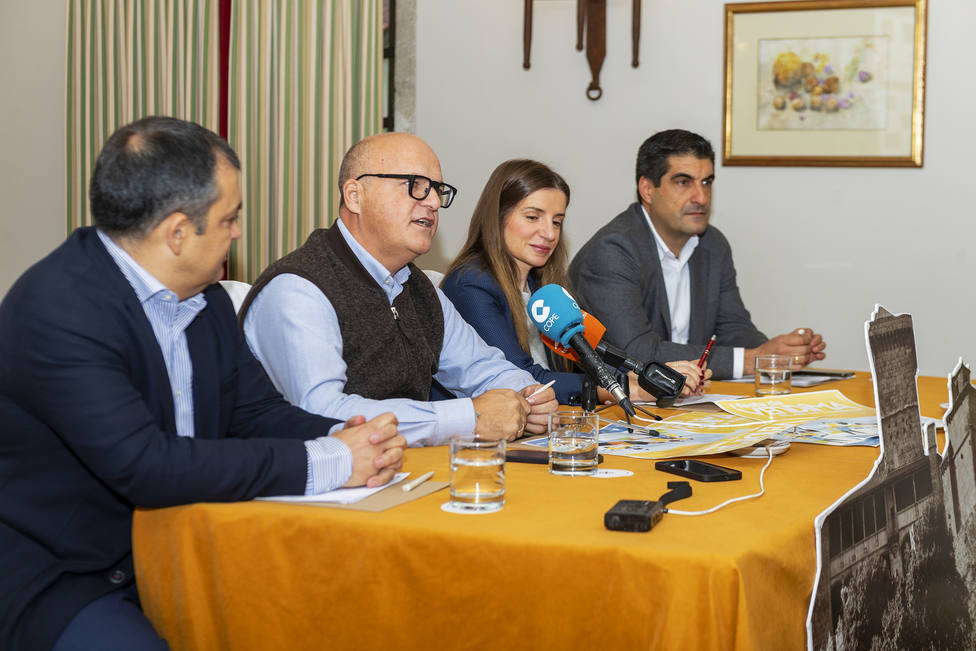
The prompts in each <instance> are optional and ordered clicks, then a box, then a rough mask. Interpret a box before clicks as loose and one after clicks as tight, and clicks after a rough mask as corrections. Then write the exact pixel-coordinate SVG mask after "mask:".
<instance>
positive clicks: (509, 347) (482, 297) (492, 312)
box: [441, 264, 583, 405]
mask: <svg viewBox="0 0 976 651" xmlns="http://www.w3.org/2000/svg"><path fill="white" fill-rule="evenodd" d="M538 288H539V283H538V281H537V280H535V279H534V278H532V276H531V275H530V276H529V289H530V290H531V291H535V290H536V289H538ZM441 289H443V290H444V294H446V295H447V297H448V298H449V299H451V302H452V303H454V307H456V308H457V311H458V312H460V314H461V316H462V317H464V320H465V321H467V322H468V323H469V324H471V327H473V328H474V329H475V330H477V331H478V334H479V335H481V338H482V339H484V340H485V342H486V343H487V344H488V345H489V346H494V347H495V348H499V349H500V350H501V351H502V352H503V353H505V357H506V358H507V359H508V361H510V362H511V363H512V364H515V365H516V366H518V367H519V368H521V369H525V370H526V371H528V372H529V373H531V374H532V377H534V378H535V380H536V382H539V383H540V384H545V383H546V382H549V381H550V380H555V381H556V383H555V384H554V385H553V389H554V390H555V391H556V399H557V400H558V401H559V404H561V405H578V404H579V402H580V394H581V393H582V391H583V376H582V374H579V373H561V372H558V371H550V370H548V369H546V368H544V367H542V366H540V365H539V364H536V363H534V362H533V361H532V356H531V355H530V354H529V353H527V352H525V351H524V350H522V347H521V346H519V342H518V337H516V336H515V328H514V327H513V326H512V323H513V322H512V311H511V310H509V309H508V301H506V300H505V294H504V293H502V288H501V287H500V286H499V285H498V282H497V281H496V280H495V277H494V276H493V275H492V274H491V272H490V271H488V270H487V269H485V268H484V267H482V266H480V265H476V264H471V265H466V266H464V267H462V268H460V269H458V270H457V271H454V272H452V273H451V274H449V275H448V276H447V277H445V278H444V281H443V283H441ZM516 318H519V319H524V318H525V315H524V314H519V315H517V317H516ZM529 336H530V337H531V336H538V333H537V332H536V331H535V330H534V329H533V330H532V331H530V332H529ZM546 354H547V356H548V359H549V366H550V367H551V368H554V367H555V363H554V359H553V358H554V357H556V356H555V355H554V354H553V353H552V351H550V350H549V349H548V348H547V349H546Z"/></svg>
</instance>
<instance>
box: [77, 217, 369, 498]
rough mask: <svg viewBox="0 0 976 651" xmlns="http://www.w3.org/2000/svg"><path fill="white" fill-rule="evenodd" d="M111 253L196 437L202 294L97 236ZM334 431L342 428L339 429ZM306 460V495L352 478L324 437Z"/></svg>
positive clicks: (339, 448) (177, 410)
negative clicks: (179, 288) (181, 292)
mask: <svg viewBox="0 0 976 651" xmlns="http://www.w3.org/2000/svg"><path fill="white" fill-rule="evenodd" d="M96 232H97V233H98V237H99V239H101V241H102V244H104V245H105V248H106V250H107V251H108V254H109V255H110V256H112V259H113V260H114V261H115V264H116V265H118V267H119V270H120V271H121V272H122V275H123V276H125V279H126V280H127V281H129V285H131V286H132V289H133V290H134V291H135V293H136V297H137V298H138V299H139V303H140V304H141V305H142V309H143V311H144V312H145V313H146V318H148V319H149V324H150V325H151V326H152V329H153V334H155V335H156V341H157V342H159V349H160V351H161V352H162V354H163V362H164V363H165V364H166V373H167V374H168V375H169V383H170V388H171V389H172V391H173V409H174V415H175V417H176V433H177V434H178V435H180V436H191V437H192V436H193V435H194V428H193V362H192V361H191V360H190V348H189V345H188V344H187V341H186V328H187V327H188V326H189V325H190V323H192V322H193V319H195V318H196V316H197V315H198V314H200V311H201V310H203V308H205V307H206V306H207V299H206V298H205V297H204V295H203V293H202V292H201V293H199V294H195V295H193V296H191V297H189V298H187V299H186V300H183V301H181V300H179V297H178V296H177V295H176V294H175V293H174V292H172V291H170V290H169V289H167V288H166V286H165V285H163V284H162V283H161V282H159V280H157V279H156V278H155V277H154V276H153V275H152V274H150V273H149V272H148V271H146V270H145V269H143V268H142V266H141V265H140V264H139V263H138V262H136V261H135V260H134V259H133V258H132V256H130V255H129V254H128V253H127V252H126V251H125V250H124V249H123V248H122V247H120V246H119V245H118V244H116V243H115V242H114V241H113V240H112V238H110V237H109V236H108V235H106V234H105V233H103V232H102V231H100V230H99V231H96ZM336 427H340V426H339V425H337V426H336ZM305 452H306V455H307V459H308V461H307V473H306V480H305V492H306V494H309V495H311V494H318V493H324V492H326V491H329V490H332V489H333V488H338V487H339V486H342V485H343V484H345V483H346V482H347V481H349V477H350V476H352V452H351V451H350V449H349V447H348V446H347V445H346V444H345V443H343V442H342V441H340V440H339V439H336V438H332V437H328V436H323V437H321V438H318V439H313V440H309V441H305Z"/></svg>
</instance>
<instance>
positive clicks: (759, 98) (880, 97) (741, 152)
mask: <svg viewBox="0 0 976 651" xmlns="http://www.w3.org/2000/svg"><path fill="white" fill-rule="evenodd" d="M926 3H927V0H803V1H799V2H748V3H737V4H727V5H725V62H724V63H725V111H724V130H723V141H722V163H723V164H724V165H808V166H835V167H856V166H865V167H921V166H922V145H923V116H924V109H925V27H926V11H927V5H926Z"/></svg>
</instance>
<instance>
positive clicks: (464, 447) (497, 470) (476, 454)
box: [450, 437, 505, 513]
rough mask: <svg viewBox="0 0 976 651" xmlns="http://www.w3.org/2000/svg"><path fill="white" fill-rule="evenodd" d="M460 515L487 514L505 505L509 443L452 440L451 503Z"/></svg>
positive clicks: (485, 440) (475, 439)
mask: <svg viewBox="0 0 976 651" xmlns="http://www.w3.org/2000/svg"><path fill="white" fill-rule="evenodd" d="M450 505H451V507H452V508H453V509H455V510H457V511H471V512H478V513H487V512H489V511H498V510H500V509H501V508H502V507H503V506H504V505H505V440H504V439H500V440H497V441H489V440H487V439H479V438H474V439H471V438H461V437H454V438H452V439H451V502H450Z"/></svg>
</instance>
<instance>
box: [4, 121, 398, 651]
mask: <svg viewBox="0 0 976 651" xmlns="http://www.w3.org/2000/svg"><path fill="white" fill-rule="evenodd" d="M239 167H240V164H239V162H238V160H237V156H236V155H235V154H234V152H233V150H231V149H230V147H229V146H228V145H227V143H226V142H224V141H223V140H221V139H220V138H219V137H217V136H216V134H214V133H212V132H210V131H207V130H206V129H204V128H202V127H200V126H198V125H195V124H191V123H188V122H184V121H182V120H175V119H172V118H146V119H143V120H140V121H139V122H135V123H133V124H130V125H128V126H126V127H123V128H121V129H120V130H119V131H117V132H116V133H115V134H114V135H113V136H112V137H111V138H110V139H109V141H108V143H107V144H106V145H105V148H104V149H103V150H102V152H101V154H100V155H99V158H98V161H97V164H96V167H95V171H94V174H93V177H92V182H91V204H92V214H93V216H94V221H95V228H80V229H78V230H76V231H75V232H74V233H73V234H72V235H71V236H70V237H69V238H68V240H67V241H66V242H65V243H64V244H63V245H61V246H60V247H58V248H57V249H56V250H55V251H54V252H53V253H51V254H50V255H48V256H47V257H46V258H44V259H43V260H41V261H40V262H38V263H37V264H35V265H34V266H33V267H31V268H30V269H29V270H28V271H27V272H26V273H24V275H23V276H21V278H20V279H19V280H18V281H17V282H16V283H15V284H14V286H13V287H12V288H11V289H10V291H9V292H8V293H7V295H6V297H5V298H4V300H3V303H2V304H0V550H2V552H0V640H3V643H2V646H3V647H4V648H6V649H32V650H33V649H50V648H54V649H150V648H151V649H157V648H166V643H165V642H164V641H162V640H161V639H160V638H159V637H158V635H156V633H155V631H154V630H153V628H152V625H151V624H150V623H149V621H148V620H147V619H146V618H145V616H144V615H143V614H142V612H141V610H140V608H139V602H138V595H137V593H136V590H135V583H134V577H133V563H132V546H131V524H132V512H133V509H134V508H135V507H140V506H141V507H165V506H172V505H177V504H186V503H190V502H197V501H206V502H214V501H233V500H249V499H251V498H253V497H257V496H262V495H284V494H304V493H306V492H321V491H323V490H329V489H331V488H333V487H337V486H341V485H343V484H345V485H362V484H364V483H366V484H368V485H377V484H380V483H382V482H384V481H386V480H387V479H389V478H390V477H391V476H392V474H393V472H394V471H395V470H396V469H397V468H398V467H399V466H400V463H401V457H402V451H403V447H404V445H405V443H404V441H403V438H402V437H400V436H399V435H397V433H396V422H395V420H394V419H393V418H392V416H390V415H385V416H380V417H377V418H375V419H374V420H372V421H370V422H368V423H364V421H363V419H362V418H355V419H351V420H350V421H349V422H348V423H347V424H346V427H345V428H342V423H341V422H339V421H336V420H333V419H329V418H322V417H320V416H314V415H311V414H308V413H306V412H304V411H302V410H300V409H298V408H296V407H293V406H291V405H289V404H288V403H287V402H285V401H284V400H283V399H282V398H281V396H280V395H279V394H278V393H277V392H276V391H275V390H274V389H273V387H272V386H271V383H270V382H269V381H268V379H267V377H266V375H265V374H264V372H263V370H262V368H261V367H260V365H259V364H258V363H257V361H256V360H255V359H254V358H253V356H252V355H251V353H250V350H249V349H248V347H247V345H246V343H245V342H244V340H243V337H242V335H241V334H240V332H239V330H238V327H237V322H236V317H235V314H234V310H233V308H232V306H231V302H230V299H229V297H228V296H227V294H226V292H225V291H224V290H223V289H222V288H221V287H220V285H217V284H213V283H215V282H216V281H217V280H218V279H219V278H220V275H221V267H222V263H223V260H224V259H225V257H226V254H227V251H228V248H229V247H230V244H231V243H232V241H233V240H235V239H237V238H238V237H240V227H239V225H238V212H239V210H240V201H241V194H240V187H239V181H238V170H239ZM330 431H332V436H329V433H330Z"/></svg>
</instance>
